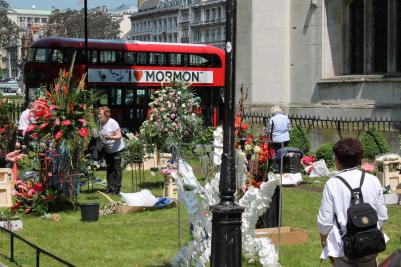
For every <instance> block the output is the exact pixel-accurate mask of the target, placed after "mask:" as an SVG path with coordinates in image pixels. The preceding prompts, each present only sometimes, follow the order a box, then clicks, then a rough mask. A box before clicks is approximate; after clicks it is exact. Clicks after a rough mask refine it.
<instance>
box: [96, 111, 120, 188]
mask: <svg viewBox="0 0 401 267" xmlns="http://www.w3.org/2000/svg"><path fill="white" fill-rule="evenodd" d="M110 115H111V113H110V108H109V107H100V108H99V115H98V118H99V122H100V125H101V129H100V132H99V134H100V138H101V140H102V142H103V144H104V148H105V154H106V155H105V158H106V166H107V167H106V169H107V190H106V193H114V194H119V193H120V188H121V179H122V166H121V161H122V158H121V156H122V153H121V152H122V151H123V149H124V147H125V144H124V140H123V138H122V133H121V129H120V126H119V125H118V122H116V121H115V120H114V119H112V118H110Z"/></svg>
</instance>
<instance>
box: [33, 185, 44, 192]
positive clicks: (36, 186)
mask: <svg viewBox="0 0 401 267" xmlns="http://www.w3.org/2000/svg"><path fill="white" fill-rule="evenodd" d="M33 189H35V190H36V191H38V192H42V191H43V186H42V184H41V183H36V184H35V185H34V186H33Z"/></svg>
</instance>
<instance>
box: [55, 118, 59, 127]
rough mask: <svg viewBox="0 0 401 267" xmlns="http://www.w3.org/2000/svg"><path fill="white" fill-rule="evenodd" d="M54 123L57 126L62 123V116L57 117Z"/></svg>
mask: <svg viewBox="0 0 401 267" xmlns="http://www.w3.org/2000/svg"><path fill="white" fill-rule="evenodd" d="M54 124H55V125H57V126H58V125H60V118H56V120H55V121H54Z"/></svg>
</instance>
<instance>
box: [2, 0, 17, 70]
mask: <svg viewBox="0 0 401 267" xmlns="http://www.w3.org/2000/svg"><path fill="white" fill-rule="evenodd" d="M9 7H10V6H9V4H8V3H7V1H6V0H0V33H1V34H0V47H2V46H4V45H6V44H8V43H10V42H13V41H15V40H16V39H17V37H18V26H17V25H16V24H15V23H14V22H13V21H12V20H10V19H9V18H8V16H7V12H8V9H9ZM0 77H1V76H0Z"/></svg>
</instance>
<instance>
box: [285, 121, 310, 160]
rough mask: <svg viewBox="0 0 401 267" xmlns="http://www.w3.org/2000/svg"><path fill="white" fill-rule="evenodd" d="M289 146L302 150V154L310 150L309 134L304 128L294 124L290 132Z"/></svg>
mask: <svg viewBox="0 0 401 267" xmlns="http://www.w3.org/2000/svg"><path fill="white" fill-rule="evenodd" d="M289 146H290V147H296V148H299V149H301V150H302V152H304V154H307V153H308V152H309V150H310V140H309V135H308V133H307V132H306V130H305V128H302V127H300V126H295V127H294V128H293V129H292V130H291V132H290V144H289Z"/></svg>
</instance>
